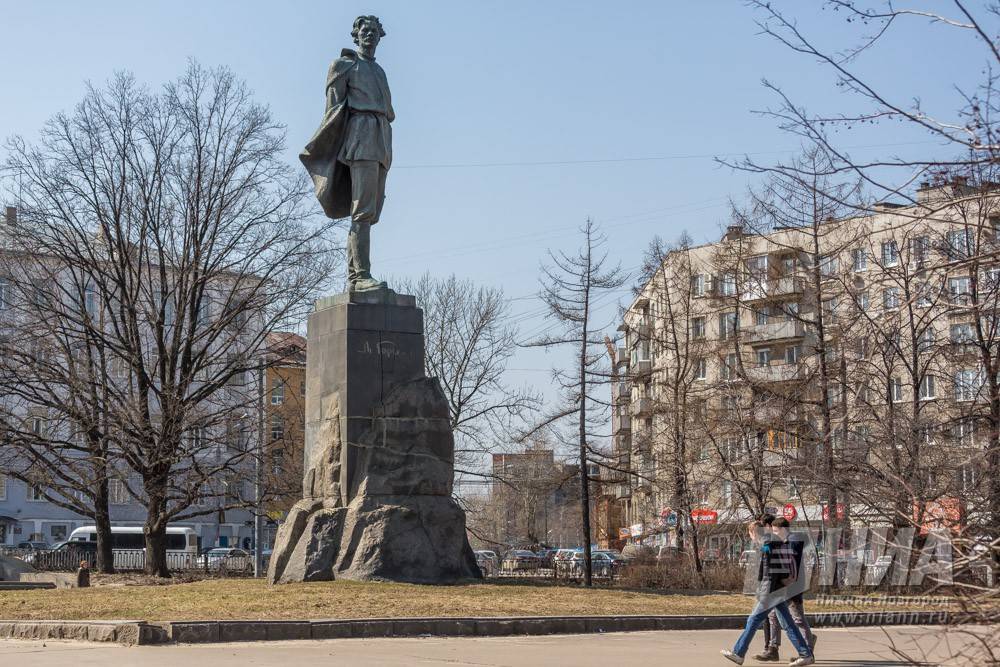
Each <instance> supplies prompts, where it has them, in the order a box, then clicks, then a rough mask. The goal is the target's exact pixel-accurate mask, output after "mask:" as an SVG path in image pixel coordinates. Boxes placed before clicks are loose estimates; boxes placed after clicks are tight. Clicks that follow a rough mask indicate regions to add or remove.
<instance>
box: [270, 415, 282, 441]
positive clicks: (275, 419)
mask: <svg viewBox="0 0 1000 667" xmlns="http://www.w3.org/2000/svg"><path fill="white" fill-rule="evenodd" d="M284 437H285V418H284V417H282V416H281V415H271V440H283V439H284Z"/></svg>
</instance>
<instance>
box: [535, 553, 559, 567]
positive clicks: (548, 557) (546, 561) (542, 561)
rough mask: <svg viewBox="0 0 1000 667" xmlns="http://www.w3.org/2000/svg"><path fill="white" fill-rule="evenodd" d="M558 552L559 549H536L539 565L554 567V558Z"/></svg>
mask: <svg viewBox="0 0 1000 667" xmlns="http://www.w3.org/2000/svg"><path fill="white" fill-rule="evenodd" d="M557 553H559V549H541V550H539V551H536V552H535V554H536V555H537V556H538V566H539V567H552V562H553V559H554V558H555V556H556V554H557Z"/></svg>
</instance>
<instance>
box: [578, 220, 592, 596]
mask: <svg viewBox="0 0 1000 667" xmlns="http://www.w3.org/2000/svg"><path fill="white" fill-rule="evenodd" d="M590 266H591V264H590V239H589V238H588V239H587V267H588V270H589V268H590ZM588 281H589V277H588ZM589 318H590V289H589V285H588V288H587V289H586V290H585V292H584V295H583V336H581V341H582V342H581V343H580V432H579V435H580V516H581V517H582V522H581V523H582V526H581V528H582V530H581V533H582V538H583V583H584V585H585V586H588V587H589V586H592V585H593V584H594V564H593V561H592V560H591V553H590V475H588V474H587V334H588V333H589V332H588V327H587V325H588V324H589V323H590V320H589Z"/></svg>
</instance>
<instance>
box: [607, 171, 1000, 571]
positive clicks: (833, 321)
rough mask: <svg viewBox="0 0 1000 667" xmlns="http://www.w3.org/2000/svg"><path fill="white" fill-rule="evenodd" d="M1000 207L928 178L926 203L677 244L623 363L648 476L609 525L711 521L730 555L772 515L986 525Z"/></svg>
mask: <svg viewBox="0 0 1000 667" xmlns="http://www.w3.org/2000/svg"><path fill="white" fill-rule="evenodd" d="M995 195H996V192H995V186H992V185H989V184H987V185H986V186H984V187H972V186H970V185H968V184H967V183H965V182H950V183H946V184H936V185H931V184H924V185H922V186H921V188H920V190H919V191H918V192H917V196H916V203H912V204H910V205H905V206H904V205H895V204H887V203H884V204H878V205H875V206H874V207H872V209H871V210H870V211H868V212H866V213H864V214H863V215H853V216H850V217H839V218H836V219H832V218H831V219H826V218H823V219H819V220H815V221H810V220H805V221H804V222H801V223H800V224H797V225H789V226H785V227H782V226H776V225H773V224H772V225H769V226H767V227H766V228H765V227H763V226H761V227H760V228H754V224H753V223H752V221H750V222H745V223H744V224H742V225H737V226H733V227H730V228H729V229H727V230H726V232H725V234H724V235H723V237H722V238H721V239H720V240H719V241H718V242H715V243H710V244H705V245H700V246H691V247H683V246H680V247H675V248H672V249H670V250H669V251H668V252H664V253H663V255H662V263H661V265H660V266H659V268H658V269H657V270H656V271H655V272H653V274H652V275H651V276H650V277H649V279H648V281H647V282H646V283H645V285H644V286H643V287H642V289H641V291H640V292H639V294H638V296H637V297H636V298H635V299H634V301H633V302H632V303H631V305H630V306H629V308H628V309H627V311H626V313H625V316H624V321H623V322H622V325H621V327H620V330H621V331H622V340H621V343H620V347H618V348H617V349H615V350H614V353H613V356H614V359H613V364H614V366H615V369H616V371H615V378H614V382H613V383H612V391H611V401H612V420H611V434H612V450H613V453H614V456H613V459H614V461H615V464H616V466H615V467H617V468H619V469H623V468H624V469H627V470H628V474H620V473H619V474H615V473H611V472H608V473H606V477H607V481H608V483H607V484H605V485H604V488H605V489H607V495H608V498H607V499H606V500H607V502H608V503H609V504H610V505H611V506H613V508H614V509H613V511H608V512H605V513H604V514H603V515H602V516H607V517H612V518H613V517H618V518H617V521H618V522H619V524H620V525H618V526H613V525H610V524H609V525H606V526H601V527H599V530H601V531H603V532H604V533H606V534H620V535H621V536H622V537H623V539H628V540H629V541H632V542H645V543H648V544H671V543H674V542H675V541H676V539H677V536H676V532H677V526H678V525H680V527H681V530H685V527H686V530H687V532H688V534H689V535H690V533H691V532H692V528H693V527H697V528H698V532H699V533H700V534H701V536H702V538H703V539H702V543H701V544H700V545H699V549H700V550H702V551H703V552H704V553H705V555H706V556H708V557H713V556H722V555H727V554H736V553H738V551H739V549H740V548H741V545H740V544H739V542H740V540H739V538H738V535H739V532H738V528H736V526H738V525H741V524H742V523H743V522H745V521H746V520H748V519H750V518H751V517H754V516H759V515H760V514H762V513H764V512H774V513H778V514H785V515H786V516H788V517H789V518H792V519H793V522H794V523H795V524H796V525H800V526H809V527H811V528H822V527H824V526H829V525H857V524H865V525H897V526H899V525H904V524H906V523H907V522H909V523H911V524H915V525H917V526H918V527H925V526H927V525H930V524H935V523H936V524H947V525H949V526H966V525H968V524H969V523H970V522H971V523H975V522H976V521H977V520H978V519H977V517H979V518H982V516H983V515H984V512H986V508H988V507H989V503H988V500H989V498H991V497H993V498H995V497H996V493H997V489H996V488H995V484H994V483H993V482H989V481H987V479H988V478H989V477H990V472H991V471H992V472H994V473H995V472H996V470H995V468H996V466H997V458H998V457H997V451H996V441H997V421H998V418H1000V414H998V411H1000V410H998V405H997V402H996V401H991V395H992V396H996V395H997V380H996V376H997V372H998V368H997V365H996V360H997V356H998V352H997V344H998V342H1000V336H998V333H1000V332H998V331H997V319H996V318H995V316H994V315H995V311H996V309H997V306H998V277H1000V264H998V263H997V261H996V260H997V251H998V249H1000V244H998V239H1000V237H998V229H1000V222H998V221H1000V217H998V216H1000V204H998V202H997V201H996V196H995ZM991 494H992V495H991ZM610 520H611V519H610V518H609V521H610ZM727 526H728V527H729V529H726V528H725V527H727ZM730 536H732V537H730ZM734 538H735V539H734Z"/></svg>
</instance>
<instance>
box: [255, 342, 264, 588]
mask: <svg viewBox="0 0 1000 667" xmlns="http://www.w3.org/2000/svg"><path fill="white" fill-rule="evenodd" d="M264 369H265V366H264V361H263V359H262V360H261V361H260V362H259V364H258V373H257V455H256V456H255V457H254V463H253V467H254V471H253V472H254V480H253V486H254V514H253V544H254V550H253V576H254V577H257V578H260V577H262V576H264V540H263V535H264V516H263V511H264V504H263V502H261V499H262V496H263V491H264V465H263V458H264V391H265V389H266V382H265V371H264Z"/></svg>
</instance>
